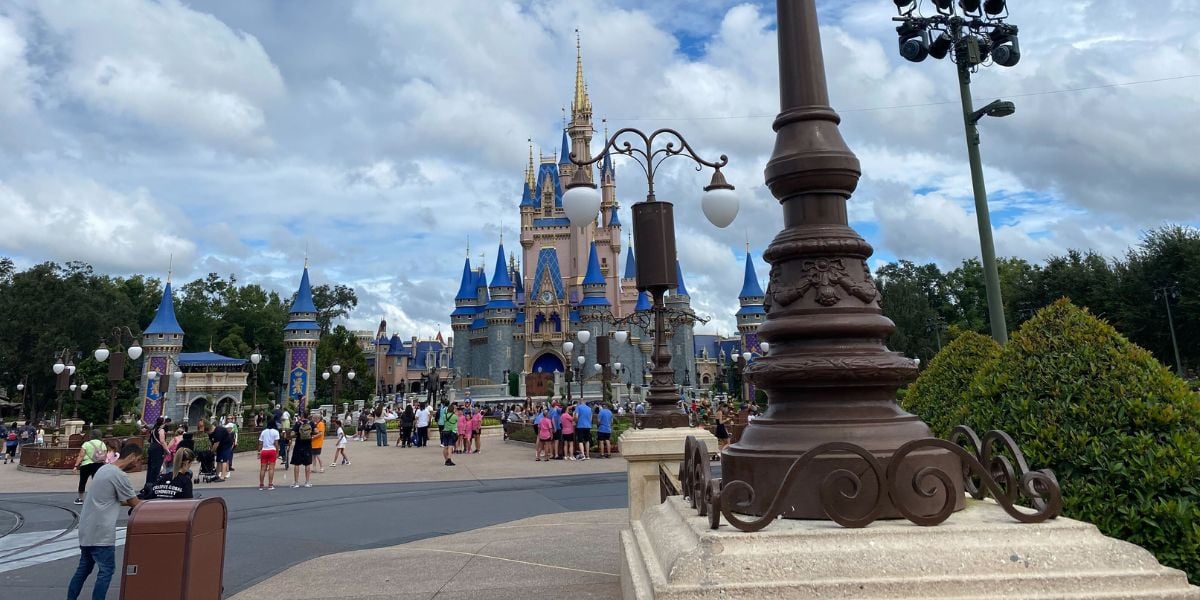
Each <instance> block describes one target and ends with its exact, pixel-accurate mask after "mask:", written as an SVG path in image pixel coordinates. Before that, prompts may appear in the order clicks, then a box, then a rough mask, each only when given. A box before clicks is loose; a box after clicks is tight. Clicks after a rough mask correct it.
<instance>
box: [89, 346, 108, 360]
mask: <svg viewBox="0 0 1200 600" xmlns="http://www.w3.org/2000/svg"><path fill="white" fill-rule="evenodd" d="M92 356H95V357H96V362H104V361H106V360H108V348H105V347H104V346H100V347H99V348H96V351H95V352H93V353H92Z"/></svg>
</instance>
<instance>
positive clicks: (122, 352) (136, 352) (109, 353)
mask: <svg viewBox="0 0 1200 600" xmlns="http://www.w3.org/2000/svg"><path fill="white" fill-rule="evenodd" d="M126 338H128V339H129V340H130V344H129V348H128V349H125V346H124V344H125V339H126ZM107 341H111V342H112V344H113V348H112V349H111V350H110V349H109V348H108V345H107V344H106V342H107ZM126 356H128V357H129V360H137V359H139V358H141V357H142V347H141V346H139V345H138V342H137V336H135V335H133V332H132V331H130V330H129V328H128V327H125V326H121V327H114V328H113V330H112V336H111V337H110V338H109V339H108V340H104V339H102V340H100V347H99V348H96V350H95V352H93V353H92V357H94V358H95V359H96V361H97V362H105V361H108V414H107V415H106V416H105V418H104V420H105V421H106V422H107V423H108V427H107V429H108V433H110V434H111V433H112V428H113V423H114V422H115V419H116V417H114V416H113V413H114V412H116V409H117V385H118V383H119V382H120V381H122V380H123V379H125V358H126ZM109 358H112V360H111V361H109V360H108V359H109Z"/></svg>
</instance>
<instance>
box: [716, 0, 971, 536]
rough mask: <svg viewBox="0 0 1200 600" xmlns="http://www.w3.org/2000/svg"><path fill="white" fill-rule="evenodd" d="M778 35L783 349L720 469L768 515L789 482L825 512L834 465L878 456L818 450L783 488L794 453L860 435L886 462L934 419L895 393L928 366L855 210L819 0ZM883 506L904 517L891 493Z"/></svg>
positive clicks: (779, 335) (788, 501)
mask: <svg viewBox="0 0 1200 600" xmlns="http://www.w3.org/2000/svg"><path fill="white" fill-rule="evenodd" d="M778 38H779V90H780V109H781V110H780V113H779V116H778V117H776V119H775V123H774V129H775V132H776V138H775V149H774V153H773V155H772V157H771V159H770V161H769V162H768V163H767V168H766V183H767V186H768V187H769V188H770V189H771V193H772V194H773V195H774V196H775V197H776V198H777V199H778V200H779V203H780V205H781V207H782V209H783V225H784V229H783V231H781V232H780V233H779V234H778V235H776V237H775V239H774V240H773V241H772V242H771V245H770V246H769V247H768V248H767V250H766V252H765V253H764V258H765V259H766V260H767V261H768V262H769V263H771V277H770V283H769V285H768V287H767V293H766V302H765V305H766V309H767V318H766V321H765V322H764V323H763V324H762V326H761V327H760V328H759V329H758V337H759V339H762V340H765V341H768V342H769V343H770V348H771V350H772V352H771V353H770V355H768V356H765V357H762V358H760V359H758V360H755V361H754V362H753V363H751V364H750V365H748V366H747V367H746V371H745V375H746V378H748V379H749V381H750V382H752V383H754V384H755V385H756V386H757V387H758V388H761V389H763V390H765V391H766V394H767V410H766V412H765V413H764V414H763V415H762V416H760V417H758V418H757V419H755V420H754V425H753V426H752V427H747V428H746V431H745V432H744V433H743V434H742V437H741V439H740V440H739V441H738V443H736V444H733V445H731V446H729V447H727V448H726V449H725V452H724V453H723V455H722V459H721V469H722V474H723V476H724V477H723V481H725V482H732V483H734V484H736V483H737V482H741V483H740V484H739V485H735V486H734V487H735V488H736V489H737V490H738V491H737V493H736V494H735V493H733V491H734V490H731V494H730V499H729V500H730V501H731V502H732V503H733V510H735V511H737V512H739V513H744V514H757V515H762V514H765V513H766V512H767V508H768V505H769V504H770V503H771V502H772V500H773V499H775V497H776V495H777V494H779V495H781V496H782V497H781V498H779V500H780V501H781V505H782V506H784V507H786V508H784V509H783V511H782V515H783V516H785V517H792V518H809V519H825V518H827V513H826V511H825V509H824V508H823V506H822V502H821V500H820V496H821V494H816V493H813V491H814V490H819V489H821V486H822V484H823V482H825V481H826V478H827V477H829V476H830V475H831V474H834V473H841V472H843V471H849V472H852V473H854V472H857V473H862V472H864V471H865V470H866V467H867V464H866V462H865V460H864V459H863V458H861V457H860V455H857V454H847V453H828V454H823V455H821V456H817V457H812V460H811V462H809V463H808V465H807V468H805V469H804V470H803V471H802V472H801V473H800V474H799V476H798V478H797V480H796V481H795V485H791V486H788V487H787V488H786V489H781V487H782V483H783V478H784V475H785V473H787V471H788V469H789V467H790V466H791V465H792V463H793V461H795V460H796V459H797V458H799V457H800V456H802V455H804V454H805V453H806V452H807V451H808V450H811V449H813V448H815V447H817V446H821V445H822V444H825V443H827V442H838V443H845V442H854V443H856V444H858V445H860V446H861V447H863V448H864V449H865V451H866V452H869V453H870V454H872V455H873V456H875V457H876V458H877V459H878V460H879V461H880V462H882V463H883V464H884V465H885V466H886V465H887V464H890V457H891V456H892V454H893V453H895V451H896V450H897V449H898V448H899V447H900V446H901V445H903V444H905V443H906V442H909V441H913V440H918V439H923V438H928V437H930V432H929V428H928V427H927V426H926V425H925V424H924V423H922V422H921V420H920V419H918V418H917V417H914V416H913V415H910V414H908V413H906V412H904V411H903V410H901V409H900V407H899V406H898V405H897V404H896V401H895V398H896V389H897V388H898V387H899V386H901V385H903V384H904V383H906V382H908V381H910V380H912V379H913V378H914V377H915V376H916V365H915V364H913V362H912V361H911V360H909V359H908V358H905V357H904V356H902V355H900V354H899V353H896V352H891V351H889V350H888V349H887V348H886V347H885V346H884V344H883V340H885V339H886V338H887V336H888V334H890V333H891V332H892V331H893V330H894V329H895V325H894V324H893V323H892V322H891V320H889V319H888V318H887V317H884V316H883V313H882V311H881V310H880V307H879V292H878V290H877V289H876V287H875V283H874V281H872V279H871V274H870V272H869V270H868V267H867V258H869V257H870V256H871V254H872V248H871V246H870V245H869V244H867V242H866V240H864V239H863V238H862V236H860V235H859V234H858V233H857V232H855V231H854V230H853V229H851V228H850V226H849V223H848V220H847V215H846V201H847V200H848V199H849V198H850V195H851V194H852V193H853V192H854V189H855V187H857V185H858V178H859V175H860V169H859V163H858V158H857V157H855V155H854V153H853V152H851V151H850V149H849V148H848V147H847V146H846V143H845V141H844V140H843V139H842V136H841V133H840V132H839V131H838V123H839V122H840V118H839V117H838V115H837V113H836V112H834V110H833V109H832V108H831V107H830V106H829V95H828V91H827V89H826V85H825V67H824V59H823V57H822V55H821V37H820V31H819V30H818V26H817V9H816V3H815V1H814V0H792V1H786V2H785V1H781V2H779V3H778ZM743 358H745V357H744V356H743ZM902 467H903V468H902V469H901V471H900V474H901V476H903V475H904V474H905V473H906V472H907V473H908V475H909V476H910V478H911V473H912V472H914V471H913V470H919V469H922V468H925V467H935V468H940V469H941V470H943V471H944V472H946V473H957V472H960V471H961V465H960V463H959V459H958V458H957V457H956V456H955V455H953V454H951V453H950V452H946V451H942V450H939V449H934V448H931V449H926V450H919V451H916V452H913V453H912V454H910V455H908V457H907V458H906V460H905V461H904V464H903V465H902ZM906 470H907V471H906ZM726 485H731V484H726ZM864 485H870V483H864ZM874 485H876V486H879V485H883V484H882V482H874ZM954 485H955V486H956V487H955V489H953V490H950V491H949V493H950V494H953V495H954V497H956V498H957V503H958V506H959V507H961V503H962V500H961V498H962V482H961V481H959V482H957V483H956V484H954ZM747 488H749V489H750V490H753V498H747V496H748V494H746V493H744V492H745V491H746V490H747ZM722 496H723V497H722V502H723V503H724V502H725V498H724V494H722ZM735 496H737V497H736V498H735ZM898 501H899V502H903V503H905V504H906V505H907V506H912V507H919V510H921V511H926V512H931V511H932V510H933V509H932V508H931V507H934V506H937V507H940V501H932V500H930V499H928V498H924V499H922V498H919V497H917V493H916V492H915V491H914V490H912V489H905V490H903V491H902V497H901V498H900V500H898ZM879 510H880V514H882V515H883V516H887V517H895V516H898V513H897V511H896V510H895V508H894V506H893V504H892V501H891V500H890V499H884V501H883V503H882V506H881V507H880V509H879Z"/></svg>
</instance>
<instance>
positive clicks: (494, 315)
mask: <svg viewBox="0 0 1200 600" xmlns="http://www.w3.org/2000/svg"><path fill="white" fill-rule="evenodd" d="M489 291H490V292H491V299H490V300H489V301H488V303H487V305H486V307H485V310H486V313H485V314H486V319H487V340H488V343H487V345H486V348H487V355H488V358H487V361H486V364H484V365H483V366H484V368H485V369H486V370H485V371H482V372H477V373H479V374H483V373H486V377H487V378H488V379H490V380H492V381H495V382H498V381H502V380H503V379H504V371H506V370H509V371H511V370H518V371H519V370H520V363H519V359H520V358H522V356H518V355H517V353H514V352H513V348H512V344H511V342H512V339H513V333H514V330H515V327H516V320H517V305H516V303H515V302H514V301H513V299H514V298H515V296H516V286H515V285H514V284H513V281H512V275H511V274H510V273H509V271H508V265H507V264H505V262H504V242H503V241H501V242H500V249H499V250H498V251H497V252H496V269H495V271H493V273H492V284H491V287H490V288H489Z"/></svg>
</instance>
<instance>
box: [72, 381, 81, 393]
mask: <svg viewBox="0 0 1200 600" xmlns="http://www.w3.org/2000/svg"><path fill="white" fill-rule="evenodd" d="M77 387H79V386H77V385H75V384H73V383H72V384H71V391H72V392H73V391H75V388H77Z"/></svg>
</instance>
